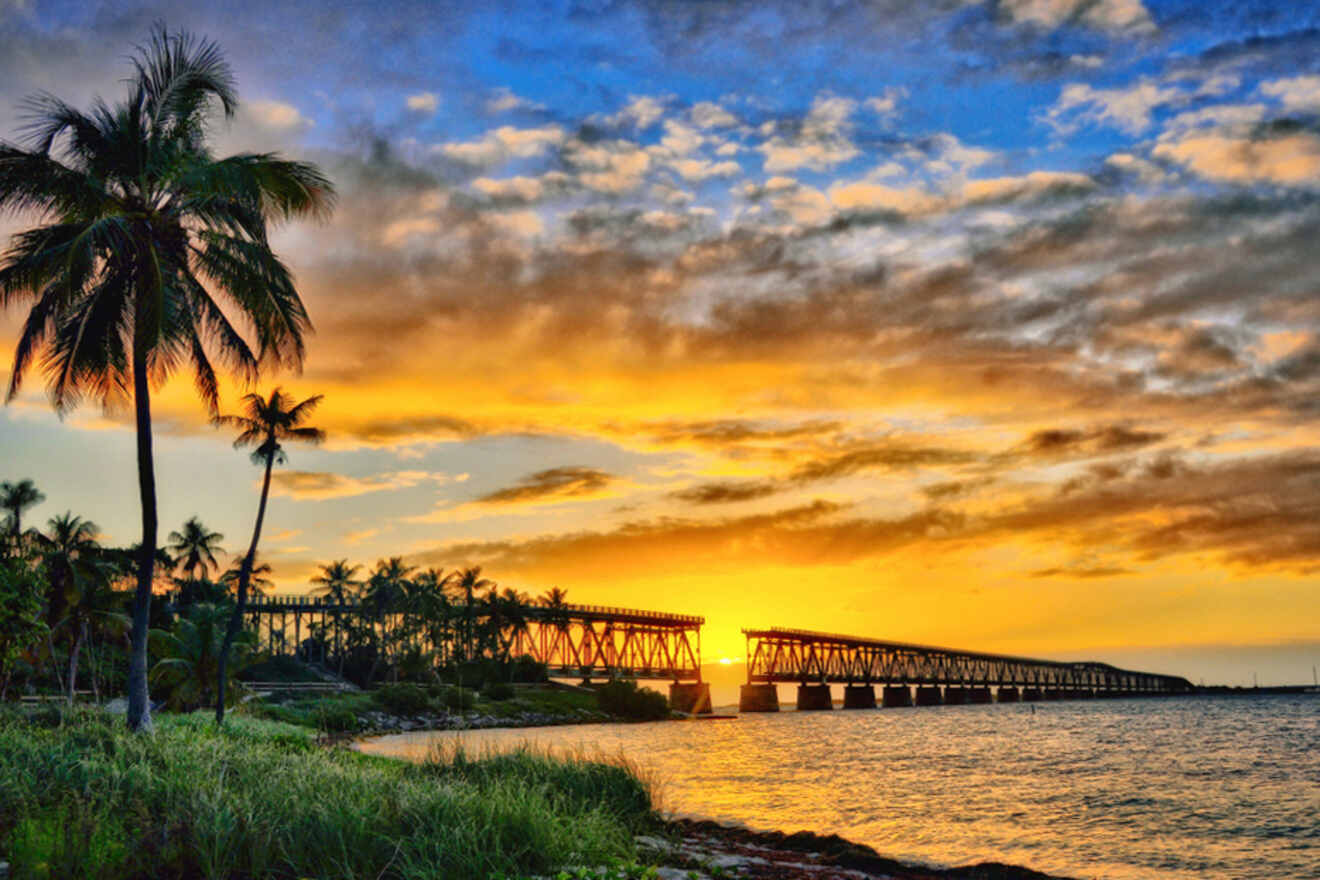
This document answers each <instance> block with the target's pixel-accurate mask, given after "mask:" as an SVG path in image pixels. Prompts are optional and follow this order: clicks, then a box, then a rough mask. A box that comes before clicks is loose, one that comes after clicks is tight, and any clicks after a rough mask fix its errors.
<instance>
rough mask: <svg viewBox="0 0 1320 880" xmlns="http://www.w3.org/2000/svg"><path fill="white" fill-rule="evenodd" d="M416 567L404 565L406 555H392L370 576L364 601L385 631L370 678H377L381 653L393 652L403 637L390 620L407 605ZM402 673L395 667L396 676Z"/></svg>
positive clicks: (379, 562)
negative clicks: (394, 643)
mask: <svg viewBox="0 0 1320 880" xmlns="http://www.w3.org/2000/svg"><path fill="white" fill-rule="evenodd" d="M413 571H414V569H413V568H412V567H411V566H408V565H404V564H403V558H402V557H399V556H391V557H390V558H389V559H380V560H377V562H376V569H375V571H373V572H372V573H371V577H369V578H367V586H366V590H365V591H364V592H363V595H362V600H363V603H364V604H365V605H366V607H367V609H368V611H369V612H370V614H371V616H372V617H373V618H375V620H376V621H377V622H379V624H380V628H381V632H380V639H379V645H380V647H379V648H378V652H377V657H376V661H375V662H374V663H373V664H372V671H371V673H370V675H369V676H368V678H367V680H368V681H370V680H371V679H372V678H374V677H375V671H376V667H377V666H378V665H379V662H380V654H381V653H383V654H385V655H386V656H387V657H388V655H389V654H390V648H391V647H392V643H393V642H395V641H398V640H399V635H400V633H399V632H398V631H397V629H398V628H395V631H392V630H391V626H390V619H391V618H392V617H393V616H394V615H395V614H398V613H399V612H400V611H401V610H402V608H403V600H404V599H405V598H406V596H407V595H408V589H409V580H408V579H409V577H410V576H411V575H412V573H413ZM397 674H398V668H397V666H396V667H395V675H396V676H397Z"/></svg>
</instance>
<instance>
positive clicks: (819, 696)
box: [797, 684, 834, 712]
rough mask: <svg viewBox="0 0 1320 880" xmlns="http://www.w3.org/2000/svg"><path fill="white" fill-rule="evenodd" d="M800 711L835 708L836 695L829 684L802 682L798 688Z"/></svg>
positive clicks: (798, 706)
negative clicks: (832, 692)
mask: <svg viewBox="0 0 1320 880" xmlns="http://www.w3.org/2000/svg"><path fill="white" fill-rule="evenodd" d="M797 708H798V711H799V712H818V711H821V710H826V709H833V708H834V697H833V695H831V694H830V686H829V685H827V684H800V685H798V689H797Z"/></svg>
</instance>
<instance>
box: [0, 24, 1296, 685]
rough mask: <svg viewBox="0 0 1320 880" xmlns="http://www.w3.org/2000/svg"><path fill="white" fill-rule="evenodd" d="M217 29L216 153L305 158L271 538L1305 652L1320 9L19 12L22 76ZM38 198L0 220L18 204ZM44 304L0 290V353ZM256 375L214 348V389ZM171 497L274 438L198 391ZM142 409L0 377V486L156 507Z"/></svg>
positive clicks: (781, 598)
mask: <svg viewBox="0 0 1320 880" xmlns="http://www.w3.org/2000/svg"><path fill="white" fill-rule="evenodd" d="M157 21H160V22H164V23H166V24H167V25H168V26H169V27H172V28H185V29H188V30H191V31H194V32H196V33H198V34H200V35H204V36H206V37H209V38H212V39H214V40H216V41H217V42H218V43H219V44H220V46H221V47H222V49H223V50H224V52H225V53H226V56H227V57H228V58H229V60H230V62H231V63H232V65H233V67H234V71H235V74H236V76H237V79H238V87H239V91H240V95H241V97H242V99H243V104H242V106H241V107H240V110H239V113H238V115H237V117H236V118H235V119H234V120H233V121H232V122H230V123H227V124H226V123H222V122H217V124H216V125H215V126H214V127H213V129H212V131H211V138H212V143H213V145H214V147H215V150H216V152H217V153H219V154H228V153H233V152H240V151H246V150H260V151H278V152H281V153H283V154H285V155H288V156H293V157H297V158H301V159H306V160H310V161H314V162H316V163H318V164H319V165H320V166H321V167H322V168H323V169H324V170H325V171H326V173H327V174H328V175H329V176H330V177H331V179H332V180H333V181H334V182H335V184H336V187H337V189H338V192H339V202H338V206H337V209H336V211H335V213H334V215H333V217H332V218H331V219H330V220H328V221H326V222H324V223H321V224H315V223H298V224H294V225H290V226H286V227H283V228H281V229H280V230H279V231H278V232H277V234H276V235H275V238H274V244H275V248H276V250H277V252H278V253H279V254H280V256H281V257H282V258H283V259H285V261H286V262H287V263H288V264H289V265H290V266H291V267H292V269H293V271H294V272H295V274H296V278H297V282H298V286H299V290H300V292H301V294H302V296H303V299H304V301H305V302H306V304H307V307H308V310H309V312H310V314H311V318H312V321H313V324H314V325H315V328H316V333H315V335H314V336H313V337H312V338H311V340H310V342H309V346H308V356H307V360H306V363H305V365H304V369H303V371H302V373H301V374H300V375H294V374H285V375H269V376H265V377H263V378H262V379H261V381H260V382H259V383H258V385H257V386H256V389H257V390H263V391H264V390H268V389H269V388H271V387H274V386H275V385H276V384H279V385H282V386H284V387H285V388H286V389H287V390H288V391H289V392H291V393H292V394H294V395H295V396H297V397H300V398H301V397H305V396H310V395H312V394H324V395H325V402H324V404H323V406H322V407H321V408H320V409H319V410H318V411H317V413H316V419H315V424H317V425H319V426H320V427H322V428H324V429H325V430H326V431H327V432H328V441H327V443H326V444H325V445H324V446H323V447H320V448H315V449H313V448H290V450H289V453H290V456H289V463H288V464H287V465H286V466H285V467H284V468H282V469H280V470H279V472H278V473H277V474H276V477H275V482H274V489H273V493H274V494H273V497H272V501H271V509H270V513H269V515H268V517H267V528H266V531H265V533H264V535H263V541H262V554H263V557H264V558H265V559H266V561H268V562H270V563H271V564H272V566H273V567H274V575H275V580H276V582H277V587H278V589H279V590H280V591H282V592H291V593H297V592H305V591H307V590H308V588H309V586H308V578H309V577H310V576H312V574H313V573H314V572H315V570H316V568H317V566H318V564H320V563H324V562H328V561H330V560H332V559H337V558H348V559H349V560H351V561H354V562H358V563H362V564H364V565H370V564H371V563H373V562H374V561H375V560H376V559H379V558H381V557H384V556H392V555H403V556H405V557H406V558H407V559H408V561H409V562H411V563H413V564H416V565H419V566H439V567H442V568H444V569H446V570H447V569H451V568H455V567H461V566H467V565H481V566H483V569H484V571H485V572H486V573H487V575H488V576H490V577H493V578H494V579H496V580H498V581H499V582H500V583H501V584H504V585H507V586H513V587H515V588H517V589H520V590H525V591H527V592H529V593H531V594H533V595H537V594H540V593H542V592H544V591H545V590H547V589H549V588H551V587H556V586H557V587H560V588H563V589H565V590H567V592H568V595H569V598H570V600H574V601H579V602H590V603H601V604H611V605H620V606H628V607H639V608H650V609H656V610H665V611H674V612H681V613H693V614H702V615H704V616H705V617H706V620H707V624H706V627H705V630H704V633H703V645H704V647H705V649H706V656H707V659H716V658H719V657H725V658H733V659H736V658H740V657H741V656H742V652H743V640H742V636H741V634H740V632H739V629H740V628H742V627H758V628H759V627H766V626H792V627H798V628H807V629H815V630H823V631H830V632H844V633H850V634H856V635H864V636H872V637H876V638H885V639H895V640H901V641H909V642H919V643H929V644H936V645H945V646H952V647H959V648H967V649H978V650H985V651H997V652H1009V653H1018V654H1027V655H1038V656H1047V657H1056V658H1064V659H1073V658H1077V659H1097V660H1106V661H1108V662H1113V663H1117V664H1119V665H1128V666H1132V667H1135V668H1146V669H1150V670H1152V671H1160V672H1171V673H1176V674H1180V675H1186V676H1188V677H1189V678H1192V679H1193V680H1199V679H1202V678H1204V679H1206V680H1207V681H1211V682H1226V683H1229V684H1244V683H1249V682H1250V681H1251V679H1252V675H1253V674H1255V675H1256V676H1257V677H1258V679H1259V681H1260V682H1261V683H1262V684H1267V683H1282V682H1309V681H1311V678H1312V669H1311V667H1312V664H1315V663H1317V662H1320V589H1317V572H1318V571H1320V449H1317V439H1318V435H1320V431H1318V430H1317V423H1316V415H1317V411H1318V410H1320V403H1317V399H1318V398H1317V392H1318V391H1320V335H1318V333H1320V298H1317V290H1318V286H1320V247H1318V242H1320V198H1318V196H1320V5H1312V4H1304V3H1296V2H1276V3H1265V2H1250V0H1248V2H1239V3H1232V4H1228V3H1205V2H1201V0H1187V2H1155V0H1149V2H1142V0H990V2H984V0H932V2H927V3H920V4H916V3H910V2H906V0H875V2H870V3H803V2H801V0H795V2H786V3H781V2H776V0H755V2H738V0H730V2H724V3H712V4H706V3H692V4H685V3H673V2H659V0H656V2H645V0H620V2H598V3H558V4H548V3H547V4H522V3H501V2H492V3H486V4H467V3H453V4H448V5H447V4H443V3H421V2H401V3H390V4H381V3H340V4H335V3H328V2H306V3H301V2H294V3H278V2H263V3H251V2H244V0H238V2H234V3H228V4H186V3H177V2H173V3H157V4H143V5H136V4H110V3H97V2H76V3H74V2H70V3H63V2H51V3H44V2H36V0H26V2H25V0H4V2H0V48H3V51H0V139H4V140H9V141H17V140H19V139H21V136H22V132H21V126H22V109H21V106H20V102H21V101H22V99H23V98H24V97H25V96H27V95H30V94H32V93H34V92H37V91H41V90H46V91H49V92H52V93H54V94H56V95H58V96H60V97H62V98H64V99H66V100H68V101H70V102H71V103H74V104H76V105H80V106H86V104H87V103H88V102H89V101H90V100H91V99H92V98H93V97H94V96H97V95H102V96H104V97H106V98H109V99H114V98H117V97H119V96H120V95H121V94H122V92H123V86H122V83H121V81H122V79H123V78H124V77H125V76H126V75H127V73H128V69H129V68H128V65H127V59H128V57H129V55H130V53H131V51H132V47H133V46H134V45H136V44H139V43H141V42H142V41H143V40H144V38H145V37H146V35H147V33H148V31H149V29H150V27H151V26H152V23H153V22H157ZM33 220H34V218H31V217H22V216H6V217H3V218H0V240H3V239H6V238H7V237H8V235H9V234H10V233H12V232H14V231H17V230H20V229H23V228H26V227H27V226H28V225H30V224H31V223H32V222H33ZM21 319H22V312H21V311H20V310H18V309H13V308H11V309H10V310H9V311H8V312H7V313H4V314H3V315H0V380H3V381H6V382H7V381H8V374H7V372H2V371H6V370H7V369H8V365H9V362H10V359H11V358H12V352H13V345H14V341H15V339H16V337H17V333H18V326H19V321H20V320H21ZM246 390H249V389H245V388H244V387H242V386H239V385H237V384H234V383H232V382H231V383H228V384H227V385H226V387H225V389H224V399H223V403H222V410H224V411H234V410H235V409H236V406H237V402H238V398H239V396H240V395H241V394H242V393H243V392H244V391H246ZM155 407H156V416H157V424H158V438H157V451H158V459H157V467H158V481H159V487H160V504H161V519H162V524H163V526H164V529H163V531H164V532H168V531H169V529H171V528H177V527H178V524H181V523H182V521H183V520H184V519H185V518H187V517H188V516H190V515H193V514H197V515H199V516H200V517H201V518H202V519H203V520H204V521H205V522H206V523H207V524H208V525H209V526H211V527H212V528H214V529H217V530H218V531H221V532H223V533H224V534H225V536H226V540H225V544H226V547H227V548H228V549H229V550H231V551H238V550H239V549H240V548H241V547H243V546H244V545H245V544H246V541H247V538H248V535H249V534H250V531H251V527H252V525H251V524H252V519H253V517H254V515H255V507H256V500H257V492H258V489H259V476H260V474H259V472H258V470H257V469H256V468H254V467H252V465H251V464H250V463H249V462H248V459H247V456H246V455H245V454H243V453H241V452H236V451H234V450H233V449H232V448H231V446H230V441H231V440H232V438H231V437H229V436H228V435H227V434H226V433H225V432H223V431H216V430H214V429H213V428H211V427H210V425H209V424H208V421H207V416H206V413H205V411H204V408H203V407H202V405H201V404H200V403H199V402H198V400H197V398H196V396H195V394H194V393H193V391H192V386H191V382H190V377H188V376H186V375H184V376H180V377H178V379H177V380H175V381H172V382H171V383H169V384H168V385H167V386H166V387H165V388H164V389H162V390H161V392H160V393H159V394H158V396H157V398H156V401H155ZM130 416H131V414H128V413H124V412H108V413H107V412H102V411H101V410H100V409H99V408H97V407H95V406H86V407H84V408H82V409H79V410H77V411H75V412H74V413H72V414H70V415H68V416H66V417H65V418H64V419H63V420H62V421H61V420H60V419H58V418H57V417H56V415H55V414H54V413H53V411H52V410H51V408H50V405H49V401H48V399H47V397H46V395H45V393H44V387H43V383H42V381H41V377H40V376H38V375H35V374H34V375H33V376H32V378H31V379H30V380H29V382H28V383H27V385H26V386H25V390H24V392H23V393H22V394H21V395H20V397H19V398H18V399H16V400H14V401H13V402H11V403H10V404H9V405H8V406H7V407H4V408H3V409H0V443H2V444H3V450H4V458H3V465H2V466H0V479H21V478H25V477H26V478H31V479H33V480H35V481H36V483H37V484H38V485H39V487H40V488H41V489H42V490H43V491H44V492H45V494H46V496H47V500H46V501H45V503H44V504H42V505H41V506H40V507H38V508H35V509H34V510H33V511H31V512H30V514H29V518H30V519H31V521H33V522H36V523H41V522H44V520H45V519H47V518H49V517H50V516H54V515H55V514H57V513H60V512H63V511H65V510H73V511H74V512H76V513H78V514H80V515H83V516H84V517H87V518H89V519H91V520H93V521H94V522H96V523H97V524H98V525H99V527H100V530H101V533H102V535H103V536H104V538H105V540H107V541H111V542H117V543H129V542H132V541H134V540H136V536H137V530H138V504H137V497H136V483H135V480H136V476H135V470H134V467H135V463H134V455H133V434H132V430H131V417H130Z"/></svg>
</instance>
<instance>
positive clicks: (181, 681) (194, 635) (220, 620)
mask: <svg viewBox="0 0 1320 880" xmlns="http://www.w3.org/2000/svg"><path fill="white" fill-rule="evenodd" d="M228 612H229V609H227V608H224V607H223V606H220V605H212V604H210V603H207V602H201V603H199V604H197V605H194V606H193V607H192V608H191V609H190V610H189V612H188V615H187V616H186V617H180V618H179V619H178V620H177V621H175V624H174V627H173V628H172V629H171V630H170V631H169V632H166V631H164V630H153V631H152V636H153V637H154V638H155V641H156V648H157V653H158V655H164V656H163V657H162V659H161V660H160V661H158V662H157V663H156V665H155V666H154V667H152V670H151V675H152V678H153V679H155V680H157V681H159V682H161V683H163V684H165V686H166V687H167V689H168V694H169V696H168V700H169V704H170V706H171V707H172V708H174V709H182V710H191V709H195V708H200V707H201V706H206V705H209V704H210V702H211V701H212V700H213V699H215V695H214V691H213V689H214V687H215V683H216V670H217V668H218V666H219V661H218V658H219V654H220V645H221V642H222V641H223V638H224V636H223V633H224V626H225V618H226V616H227V615H228ZM253 640H254V638H253V635H252V633H250V632H249V633H244V634H243V636H242V638H240V639H239V640H237V642H236V644H237V645H239V646H240V648H239V650H238V651H236V656H237V657H238V658H239V659H240V660H241V659H242V658H243V657H245V656H246V653H247V649H248V648H249V646H250V645H251V644H252V642H253ZM237 665H238V664H235V667H236V666H237ZM237 672H238V669H237V668H233V669H230V671H229V674H230V675H231V676H232V675H234V674H235V673H237Z"/></svg>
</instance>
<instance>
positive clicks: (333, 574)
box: [312, 559, 362, 678]
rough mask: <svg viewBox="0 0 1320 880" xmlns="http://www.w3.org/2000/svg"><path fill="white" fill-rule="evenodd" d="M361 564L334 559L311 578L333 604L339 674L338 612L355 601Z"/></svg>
mask: <svg viewBox="0 0 1320 880" xmlns="http://www.w3.org/2000/svg"><path fill="white" fill-rule="evenodd" d="M361 567H362V566H360V565H349V564H348V560H347V559H336V560H335V561H334V562H331V563H329V564H322V565H321V573H320V574H318V575H317V576H316V577H314V578H312V583H314V584H316V588H317V592H322V593H325V596H326V598H327V599H329V600H330V601H331V602H333V603H334V604H335V654H337V655H338V657H339V676H340V677H341V678H342V677H343V675H344V647H343V644H342V639H341V638H340V634H339V630H340V626H339V624H340V619H339V618H340V613H341V610H342V608H343V606H345V605H348V604H349V603H351V602H355V601H357V595H358V590H359V589H361V588H362V582H361V581H359V580H355V578H356V576H357V573H358V570H359V569H360V568H361Z"/></svg>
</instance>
